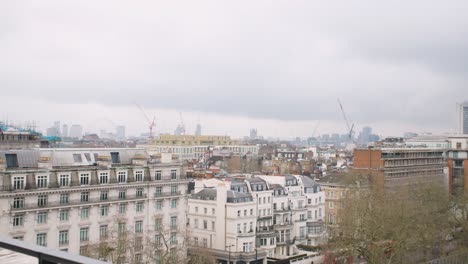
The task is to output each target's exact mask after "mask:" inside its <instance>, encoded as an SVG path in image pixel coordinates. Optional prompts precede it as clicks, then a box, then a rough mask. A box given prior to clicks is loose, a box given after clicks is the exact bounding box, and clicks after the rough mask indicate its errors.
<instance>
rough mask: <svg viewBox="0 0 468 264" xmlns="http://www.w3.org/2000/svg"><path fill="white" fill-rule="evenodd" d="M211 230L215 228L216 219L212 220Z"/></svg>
mask: <svg viewBox="0 0 468 264" xmlns="http://www.w3.org/2000/svg"><path fill="white" fill-rule="evenodd" d="M211 230H213V231H214V230H215V222H214V221H211Z"/></svg>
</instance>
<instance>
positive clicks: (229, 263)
mask: <svg viewBox="0 0 468 264" xmlns="http://www.w3.org/2000/svg"><path fill="white" fill-rule="evenodd" d="M233 246H234V245H232V244H231V245H229V246H226V248H228V250H229V255H228V264H231V247H233Z"/></svg>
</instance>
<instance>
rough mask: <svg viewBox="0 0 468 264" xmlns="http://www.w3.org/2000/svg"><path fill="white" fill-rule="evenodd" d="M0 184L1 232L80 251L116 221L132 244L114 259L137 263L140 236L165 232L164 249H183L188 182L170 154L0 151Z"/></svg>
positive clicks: (140, 257) (104, 235) (101, 237)
mask: <svg viewBox="0 0 468 264" xmlns="http://www.w3.org/2000/svg"><path fill="white" fill-rule="evenodd" d="M0 184H1V185H2V189H1V191H0V210H1V212H2V214H1V215H0V234H2V235H6V236H10V237H13V238H17V239H21V240H24V241H26V242H30V243H34V244H37V245H41V246H47V247H51V248H57V249H60V250H64V251H68V252H70V253H74V254H86V253H87V251H88V249H89V246H91V245H94V244H95V243H99V241H102V240H104V239H107V238H108V236H109V233H110V232H112V230H113V227H114V226H117V225H118V231H119V234H120V232H127V231H129V232H131V233H133V234H135V238H134V240H135V241H134V243H135V247H133V245H132V248H133V249H132V251H131V252H130V251H129V252H128V254H126V256H124V257H122V258H120V259H118V260H117V261H116V260H114V262H116V263H118V262H120V263H126V262H130V261H131V262H132V263H138V262H139V261H142V260H144V257H145V256H144V253H143V252H140V251H139V250H142V249H141V248H140V247H139V246H138V244H143V236H144V234H145V235H147V234H151V233H152V232H153V233H156V234H160V233H161V232H160V231H158V230H163V229H164V230H165V231H166V230H167V236H166V237H167V239H168V241H169V240H170V241H169V242H170V249H171V250H172V249H173V248H174V249H175V248H176V247H177V253H178V254H181V255H184V254H186V252H184V251H183V250H180V249H181V248H182V247H180V245H181V244H183V243H184V239H185V235H183V234H184V228H185V221H186V193H187V185H188V180H187V179H185V174H184V173H183V172H182V171H181V163H180V162H179V161H178V159H177V157H176V156H173V155H171V154H161V155H155V156H150V155H149V154H148V153H147V152H146V151H145V150H144V149H138V148H134V149H85V148H83V149H34V150H9V151H2V152H0ZM155 231H158V232H155ZM152 239H155V240H157V239H158V235H156V236H154V237H153V238H152ZM159 239H161V238H159ZM156 242H157V241H156ZM157 254H158V253H156V255H157ZM156 258H157V257H156Z"/></svg>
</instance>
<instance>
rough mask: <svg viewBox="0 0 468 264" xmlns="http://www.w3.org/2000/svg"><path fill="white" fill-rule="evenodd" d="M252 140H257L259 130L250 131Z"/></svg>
mask: <svg viewBox="0 0 468 264" xmlns="http://www.w3.org/2000/svg"><path fill="white" fill-rule="evenodd" d="M250 139H257V129H256V128H252V129H250Z"/></svg>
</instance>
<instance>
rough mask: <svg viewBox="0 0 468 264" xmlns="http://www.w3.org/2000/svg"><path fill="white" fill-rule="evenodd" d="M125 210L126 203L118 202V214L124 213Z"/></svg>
mask: <svg viewBox="0 0 468 264" xmlns="http://www.w3.org/2000/svg"><path fill="white" fill-rule="evenodd" d="M126 212H127V204H124V203H121V204H119V214H125V213H126Z"/></svg>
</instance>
